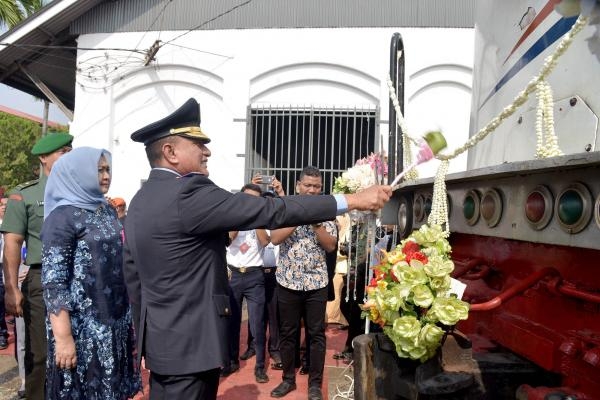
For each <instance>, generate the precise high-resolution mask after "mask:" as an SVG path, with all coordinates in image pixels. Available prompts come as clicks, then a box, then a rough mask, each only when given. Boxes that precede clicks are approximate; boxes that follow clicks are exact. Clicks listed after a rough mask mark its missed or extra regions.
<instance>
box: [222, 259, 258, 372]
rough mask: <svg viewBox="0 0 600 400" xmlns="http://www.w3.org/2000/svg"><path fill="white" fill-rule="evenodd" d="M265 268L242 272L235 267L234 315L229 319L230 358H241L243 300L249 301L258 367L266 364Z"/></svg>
mask: <svg viewBox="0 0 600 400" xmlns="http://www.w3.org/2000/svg"><path fill="white" fill-rule="evenodd" d="M264 275H265V274H264V272H263V271H262V269H255V270H252V271H249V272H246V273H243V274H242V273H240V272H238V271H236V270H235V269H234V268H232V272H231V279H230V280H229V288H230V289H231V292H230V299H231V318H230V320H229V332H230V342H229V359H230V361H232V362H238V359H239V356H240V328H241V326H240V324H241V323H242V301H243V299H244V298H245V299H246V303H247V304H248V323H249V324H250V332H251V333H252V336H253V337H254V349H255V350H256V366H255V368H264V367H265V329H264V323H265V277H264Z"/></svg>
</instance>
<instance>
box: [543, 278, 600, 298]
mask: <svg viewBox="0 0 600 400" xmlns="http://www.w3.org/2000/svg"><path fill="white" fill-rule="evenodd" d="M546 285H547V286H548V289H549V290H550V291H551V292H553V293H558V294H562V295H565V296H569V297H574V298H576V299H580V300H586V301H589V302H591V303H596V304H599V303H600V295H598V294H594V293H590V292H586V291H585V290H580V289H577V288H575V287H573V286H570V285H565V284H564V283H563V281H562V279H561V278H560V277H556V278H554V279H552V280H551V281H550V282H547V283H546Z"/></svg>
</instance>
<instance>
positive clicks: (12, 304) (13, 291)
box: [4, 286, 24, 317]
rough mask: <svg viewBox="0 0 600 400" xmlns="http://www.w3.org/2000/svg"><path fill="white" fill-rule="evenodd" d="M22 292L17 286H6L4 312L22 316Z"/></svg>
mask: <svg viewBox="0 0 600 400" xmlns="http://www.w3.org/2000/svg"><path fill="white" fill-rule="evenodd" d="M23 301H24V298H23V293H21V291H20V290H19V288H18V287H15V288H10V287H9V286H6V292H5V294H4V305H5V306H6V312H7V313H9V314H12V315H14V316H15V317H22V316H23Z"/></svg>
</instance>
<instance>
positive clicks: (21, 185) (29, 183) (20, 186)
mask: <svg viewBox="0 0 600 400" xmlns="http://www.w3.org/2000/svg"><path fill="white" fill-rule="evenodd" d="M39 181H40V180H39V179H34V180H31V181H28V182H24V183H20V184H18V185H17V186H16V187H15V188H14V189H13V191H17V190H19V191H20V190H23V189H26V188H28V187H30V186H33V185H35V184H37V183H38V182H39Z"/></svg>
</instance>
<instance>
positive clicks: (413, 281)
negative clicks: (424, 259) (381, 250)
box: [392, 263, 428, 299]
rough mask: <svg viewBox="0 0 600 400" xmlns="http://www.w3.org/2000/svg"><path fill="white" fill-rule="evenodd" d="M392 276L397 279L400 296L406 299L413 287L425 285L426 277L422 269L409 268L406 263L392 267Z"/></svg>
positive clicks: (416, 267)
mask: <svg viewBox="0 0 600 400" xmlns="http://www.w3.org/2000/svg"><path fill="white" fill-rule="evenodd" d="M392 271H393V273H394V276H395V277H396V278H397V279H398V287H399V288H400V296H402V298H404V299H406V298H407V297H408V295H409V294H410V292H411V290H412V288H413V287H415V286H417V285H424V284H426V283H427V281H428V279H427V275H426V274H425V271H424V269H423V268H422V267H418V266H415V267H413V266H410V265H407V264H406V263H399V264H396V265H394V267H392Z"/></svg>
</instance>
